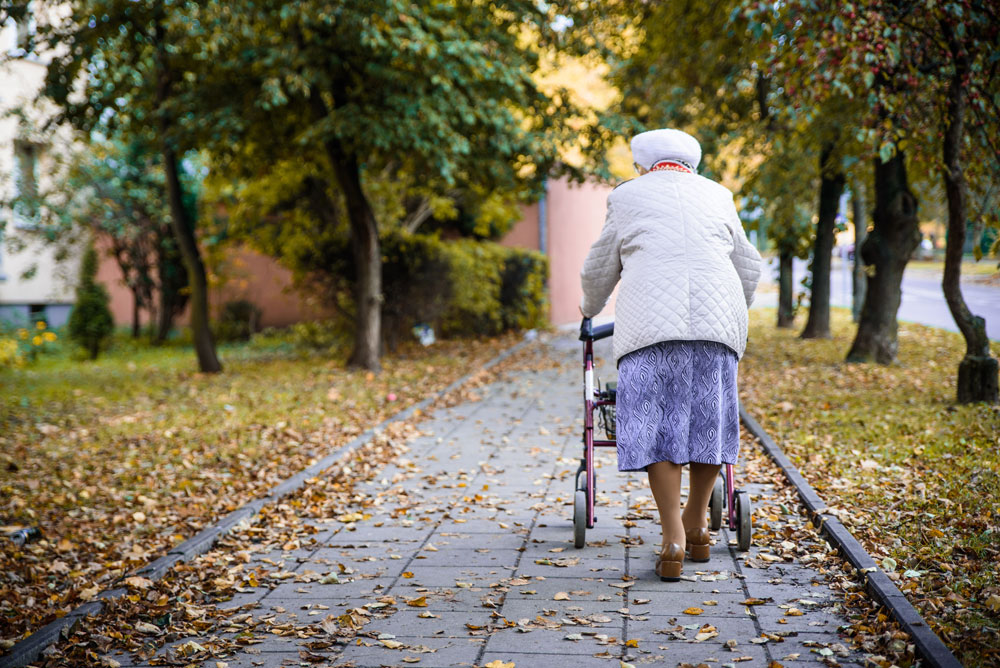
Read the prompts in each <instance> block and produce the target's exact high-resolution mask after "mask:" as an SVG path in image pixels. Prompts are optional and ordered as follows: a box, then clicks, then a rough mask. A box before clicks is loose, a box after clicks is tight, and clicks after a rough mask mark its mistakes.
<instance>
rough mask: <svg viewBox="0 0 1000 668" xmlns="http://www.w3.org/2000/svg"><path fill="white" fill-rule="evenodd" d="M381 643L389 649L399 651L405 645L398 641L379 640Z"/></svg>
mask: <svg viewBox="0 0 1000 668" xmlns="http://www.w3.org/2000/svg"><path fill="white" fill-rule="evenodd" d="M379 642H380V643H382V644H383V645H385V646H386V647H388V648H389V649H399V648H400V647H402V646H403V643H401V642H399V641H398V640H379Z"/></svg>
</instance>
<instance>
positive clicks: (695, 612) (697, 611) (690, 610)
mask: <svg viewBox="0 0 1000 668" xmlns="http://www.w3.org/2000/svg"><path fill="white" fill-rule="evenodd" d="M703 612H705V611H704V610H702V609H701V608H688V609H687V610H685V611H684V614H685V615H700V614H701V613H703Z"/></svg>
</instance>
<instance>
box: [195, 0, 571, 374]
mask: <svg viewBox="0 0 1000 668" xmlns="http://www.w3.org/2000/svg"><path fill="white" fill-rule="evenodd" d="M554 11H555V10H554V7H553V6H552V5H548V6H547V7H546V9H544V10H543V9H541V8H540V6H539V4H538V3H535V2H530V1H527V0H523V1H518V0H508V1H506V2H494V3H488V4H487V3H471V4H469V3H459V2H439V1H430V0H423V1H420V2H404V1H403V0H376V1H375V2H369V3H365V5H364V6H360V5H358V4H357V3H349V2H335V3H329V2H325V1H321V0H307V1H306V2H302V3H298V4H297V5H295V8H294V9H291V8H290V6H289V5H288V4H287V3H285V2H279V1H278V0H265V2H263V3H261V2H253V3H250V2H248V1H243V2H235V3H226V4H225V5H224V6H223V5H221V4H219V5H206V6H205V7H204V8H203V11H202V12H201V13H200V14H199V25H201V26H202V27H203V29H204V30H206V31H208V32H210V33H213V34H214V32H217V31H225V32H226V33H227V34H228V35H229V39H230V40H232V42H231V43H230V44H229V45H228V46H227V48H226V49H224V50H221V51H218V50H214V49H205V50H203V51H202V52H201V53H200V55H199V57H200V58H202V60H203V63H202V66H203V67H204V68H206V69H209V70H211V71H212V72H213V74H212V75H211V78H213V80H218V81H220V82H224V83H223V86H224V91H225V94H224V95H222V96H221V97H220V98H219V99H220V101H222V102H223V103H224V104H220V105H219V107H218V108H217V109H216V111H215V115H216V118H237V119H238V120H237V121H236V122H234V123H233V124H232V126H230V127H229V128H227V130H231V137H232V140H231V141H229V142H228V146H230V147H231V148H232V149H233V150H229V151H227V150H225V148H224V147H219V149H218V156H217V158H218V159H217V162H216V164H217V166H218V168H219V169H221V170H228V171H229V172H230V173H232V174H233V175H234V176H237V177H242V178H246V177H250V176H259V175H260V174H261V173H264V172H266V165H267V164H281V163H282V162H283V161H286V160H289V159H294V157H295V156H296V155H298V154H302V153H304V152H305V153H307V154H308V158H307V159H308V160H309V161H310V162H311V163H312V164H314V165H315V166H316V168H317V169H318V173H317V174H315V175H314V176H315V178H317V179H319V180H318V181H317V182H316V183H317V184H318V185H319V186H320V187H319V188H318V189H316V190H314V194H315V195H316V199H315V200H314V201H315V202H317V203H318V205H319V207H320V208H323V207H328V208H330V209H331V213H332V207H333V206H334V201H335V199H337V198H342V202H343V209H342V211H343V212H344V217H345V218H346V220H347V227H348V231H349V237H350V243H351V247H352V249H353V256H354V266H355V268H356V272H357V273H356V275H355V276H354V283H355V295H354V300H353V301H354V308H355V323H356V326H355V340H354V350H353V352H352V354H351V357H350V363H351V364H352V365H354V366H359V367H364V368H368V369H372V370H377V369H378V368H379V366H380V361H379V357H380V341H381V338H382V337H381V335H380V330H381V313H380V312H381V303H382V277H381V252H380V245H379V221H378V219H377V216H376V213H375V207H374V206H373V203H372V200H371V196H370V194H369V193H368V191H367V190H368V187H369V185H370V179H371V178H372V176H374V175H375V174H378V173H379V172H380V171H381V170H383V169H385V168H386V166H387V165H389V164H390V163H391V162H393V161H396V162H400V163H402V164H404V165H406V166H407V167H408V169H409V173H411V174H413V175H414V176H423V177H425V178H426V179H428V180H430V181H437V182H440V183H442V184H443V185H444V187H445V188H453V187H455V185H456V184H463V185H465V186H466V187H468V186H470V185H477V184H478V185H479V186H481V187H482V189H483V190H485V191H492V190H497V189H503V188H506V189H509V190H515V191H523V190H524V189H525V188H528V189H531V190H534V191H536V192H537V191H538V190H539V188H540V184H541V180H542V178H543V177H544V176H545V175H546V174H547V173H548V172H549V171H550V168H551V167H552V166H553V164H554V163H555V160H556V157H557V152H558V147H559V142H560V141H561V140H562V139H565V138H566V137H567V136H568V126H567V125H566V124H565V123H564V121H565V120H566V119H567V118H568V117H569V115H570V114H571V113H572V111H573V108H572V105H569V104H567V103H565V101H564V100H560V99H557V98H554V97H550V96H548V95H546V94H544V93H543V92H542V91H541V90H540V89H539V87H538V86H537V85H536V84H535V82H534V81H533V80H532V78H531V75H532V72H533V71H534V70H535V69H536V67H537V63H538V52H537V50H536V48H535V47H534V46H533V45H532V44H531V42H532V41H538V42H540V43H542V44H545V43H551V42H552V41H553V40H555V38H556V37H557V35H555V33H554V31H553V29H552V27H551V20H552V18H553V14H552V13H553V12H554ZM250 152H252V154H253V157H254V159H255V162H248V161H247V160H246V159H245V158H246V157H247V156H248V154H249V153H250ZM366 181H368V182H366ZM333 191H335V192H336V193H337V196H336V198H334V197H331V196H330V193H331V192H333ZM324 200H325V201H327V202H328V204H323V202H324ZM326 218H328V219H329V220H330V221H331V222H333V221H334V220H335V219H336V216H335V215H333V216H326ZM319 220H323V217H320V218H319Z"/></svg>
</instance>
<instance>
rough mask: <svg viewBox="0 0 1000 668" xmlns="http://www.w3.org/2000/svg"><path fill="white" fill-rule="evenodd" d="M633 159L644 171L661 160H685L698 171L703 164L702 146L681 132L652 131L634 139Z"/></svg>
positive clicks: (638, 135) (669, 130)
mask: <svg viewBox="0 0 1000 668" xmlns="http://www.w3.org/2000/svg"><path fill="white" fill-rule="evenodd" d="M632 159H633V160H635V161H636V162H637V163H639V166H641V167H643V168H644V169H649V168H650V167H652V166H653V165H654V164H655V163H656V162H657V161H659V160H671V159H672V160H683V161H684V162H686V163H688V164H689V165H691V167H693V168H695V169H697V167H698V163H699V162H701V144H699V143H698V140H697V139H695V138H694V137H692V136H691V135H689V134H688V133H686V132H683V131H681V130H671V129H663V130H650V131H649V132H643V133H640V134H637V135H636V136H634V137H632Z"/></svg>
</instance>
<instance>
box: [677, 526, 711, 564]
mask: <svg viewBox="0 0 1000 668" xmlns="http://www.w3.org/2000/svg"><path fill="white" fill-rule="evenodd" d="M684 537H685V538H686V539H687V552H688V558H689V559H690V560H691V561H698V562H703V561H708V550H709V547H710V544H711V538H710V537H709V535H708V529H704V528H700V529H688V530H687V531H685V532H684Z"/></svg>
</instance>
